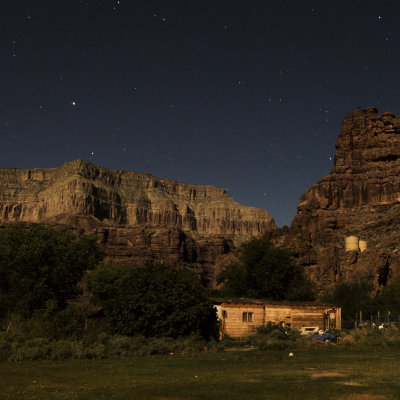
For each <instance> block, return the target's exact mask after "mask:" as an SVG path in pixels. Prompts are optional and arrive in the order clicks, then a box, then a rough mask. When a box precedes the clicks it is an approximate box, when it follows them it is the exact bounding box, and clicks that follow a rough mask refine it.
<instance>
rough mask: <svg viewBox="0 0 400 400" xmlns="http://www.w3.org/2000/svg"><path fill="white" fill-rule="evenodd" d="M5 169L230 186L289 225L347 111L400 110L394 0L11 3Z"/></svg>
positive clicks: (1, 8)
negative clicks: (85, 170)
mask: <svg viewBox="0 0 400 400" xmlns="http://www.w3.org/2000/svg"><path fill="white" fill-rule="evenodd" d="M0 33H1V35H0V57H1V58H0V60H1V62H0V168H33V167H43V168H47V167H58V166H60V165H62V164H63V163H64V162H66V161H71V160H75V159H82V160H85V161H90V162H93V163H95V164H98V165H100V166H103V167H108V168H115V169H123V170H129V171H136V172H146V173H150V174H152V175H155V176H158V177H162V178H169V179H174V180H177V181H181V182H189V183H194V184H202V185H215V186H218V187H223V188H226V189H228V193H229V194H230V195H231V196H232V197H233V198H234V199H235V200H237V201H239V202H240V203H242V204H246V205H251V206H256V207H261V208H264V209H266V210H268V211H269V212H270V213H271V215H272V216H273V218H274V219H275V221H276V223H277V224H278V225H279V226H282V225H285V224H286V225H289V224H290V223H291V221H292V219H293V217H294V215H295V213H296V207H297V204H298V198H299V197H300V196H301V194H302V193H304V192H305V191H306V190H307V189H308V188H309V187H310V186H312V185H313V184H314V183H316V182H317V180H318V179H319V178H321V177H322V176H324V175H326V174H328V173H329V171H330V169H331V168H332V167H333V156H334V153H335V143H336V139H337V136H338V133H339V131H340V124H341V121H342V119H343V117H344V115H345V113H346V112H353V111H355V110H356V109H357V107H362V108H366V107H370V106H376V107H378V109H379V111H380V112H383V111H392V112H394V113H396V114H398V115H399V114H400V79H399V78H400V76H399V75H400V73H399V71H400V68H399V65H400V2H399V1H398V0H393V1H391V0H382V1H376V0H373V1H371V0H346V1H344V0H319V1H317V0H314V1H313V0H280V1H277V0H274V1H272V0H224V1H222V0H198V1H194V0H174V1H173V0H119V1H115V0H86V1H83V0H82V1H79V0H51V1H50V0H30V1H28V0H2V1H1V3H0Z"/></svg>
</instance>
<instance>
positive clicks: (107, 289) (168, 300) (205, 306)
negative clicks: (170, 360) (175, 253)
mask: <svg viewBox="0 0 400 400" xmlns="http://www.w3.org/2000/svg"><path fill="white" fill-rule="evenodd" d="M88 288H89V290H90V292H91V293H92V294H93V297H92V301H93V302H94V303H95V304H99V305H101V306H102V307H103V309H104V312H105V314H106V316H107V317H108V319H109V323H110V326H111V327H112V328H113V330H114V332H115V333H118V334H121V335H144V336H145V337H152V336H170V337H177V336H183V335H188V334H190V333H192V332H195V331H200V332H201V334H202V335H203V336H204V337H208V336H210V334H216V330H217V329H216V328H217V324H216V321H217V319H216V313H215V310H214V308H213V305H212V304H211V303H210V301H209V300H208V294H207V290H206V289H205V288H204V287H203V286H202V285H201V283H200V281H199V280H198V279H197V277H196V276H195V275H194V274H193V273H192V272H191V271H189V270H187V269H177V268H174V267H171V266H165V265H160V264H150V265H146V266H144V267H141V268H132V267H130V266H127V265H105V266H102V267H101V268H99V269H97V270H96V271H93V272H91V273H90V274H89V276H88Z"/></svg>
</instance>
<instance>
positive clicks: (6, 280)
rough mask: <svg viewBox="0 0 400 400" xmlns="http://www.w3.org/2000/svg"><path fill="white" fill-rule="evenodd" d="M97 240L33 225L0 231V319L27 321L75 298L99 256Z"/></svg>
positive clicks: (6, 228) (13, 226) (59, 229)
mask: <svg viewBox="0 0 400 400" xmlns="http://www.w3.org/2000/svg"><path fill="white" fill-rule="evenodd" d="M96 241H97V237H95V236H88V235H81V236H79V237H78V238H76V236H75V235H74V234H73V233H72V232H71V231H69V230H66V229H63V228H51V227H48V226H42V225H34V226H31V227H29V228H25V227H23V226H21V225H9V226H7V227H4V228H1V229H0V318H4V317H5V316H7V315H9V314H12V313H16V314H19V315H21V316H23V317H29V316H31V315H32V313H33V311H34V310H37V309H43V308H45V304H46V302H47V301H48V300H54V301H55V302H56V303H57V305H58V306H59V307H60V308H63V307H64V306H65V305H66V302H67V300H70V299H73V298H74V297H76V296H77V295H78V294H79V293H80V290H79V288H78V283H79V282H80V281H81V280H82V277H83V275H84V273H85V271H87V270H90V269H93V268H94V267H95V266H96V265H97V264H98V262H99V261H101V260H102V258H103V255H102V253H101V252H100V251H99V250H98V248H97V246H96Z"/></svg>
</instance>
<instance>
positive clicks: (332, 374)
mask: <svg viewBox="0 0 400 400" xmlns="http://www.w3.org/2000/svg"><path fill="white" fill-rule="evenodd" d="M311 378H314V379H317V378H347V375H346V374H340V373H339V372H321V373H320V374H312V375H311Z"/></svg>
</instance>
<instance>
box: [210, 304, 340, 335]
mask: <svg viewBox="0 0 400 400" xmlns="http://www.w3.org/2000/svg"><path fill="white" fill-rule="evenodd" d="M214 304H215V307H216V309H217V314H218V318H219V320H220V332H221V337H223V336H224V335H228V336H230V337H243V336H247V335H250V334H252V333H255V332H256V329H257V328H258V327H261V326H265V325H266V324H267V323H268V322H273V323H276V324H285V325H286V326H288V327H290V328H294V329H301V328H306V327H307V328H309V327H318V328H319V329H323V330H327V329H329V328H336V329H340V328H341V308H340V307H338V306H334V305H330V304H320V303H313V302H309V303H300V302H291V303H289V302H288V303H282V302H272V301H268V300H265V301H264V300H256V299H229V300H226V299H224V300H216V301H214Z"/></svg>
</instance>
